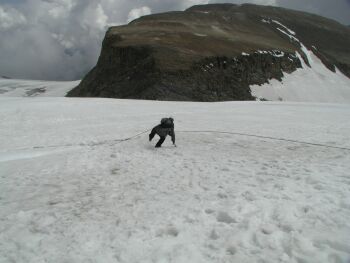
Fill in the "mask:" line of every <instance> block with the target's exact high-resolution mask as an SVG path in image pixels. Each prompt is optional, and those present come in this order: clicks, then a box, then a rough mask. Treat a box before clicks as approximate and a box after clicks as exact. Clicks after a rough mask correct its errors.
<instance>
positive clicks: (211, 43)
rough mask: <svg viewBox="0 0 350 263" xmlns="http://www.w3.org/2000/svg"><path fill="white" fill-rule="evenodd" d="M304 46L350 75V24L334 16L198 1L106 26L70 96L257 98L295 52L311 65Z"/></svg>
mask: <svg viewBox="0 0 350 263" xmlns="http://www.w3.org/2000/svg"><path fill="white" fill-rule="evenodd" d="M295 32H296V33H295ZM330 39H332V40H330ZM305 50H312V52H313V53H315V54H316V55H317V57H318V58H320V59H321V61H322V62H323V63H324V64H325V65H326V66H327V68H328V69H329V70H331V71H333V72H335V71H336V68H338V69H339V70H340V71H341V72H342V73H343V74H345V75H347V76H348V77H349V76H350V30H349V29H348V28H347V27H345V26H343V25H341V24H340V23H338V22H336V21H333V20H330V19H327V18H323V17H320V16H318V15H313V14H309V13H305V12H300V11H295V10H288V9H284V8H278V7H266V6H258V5H251V4H244V5H234V4H211V5H197V6H193V7H191V8H189V9H187V10H185V11H182V12H181V11H176V12H167V13H159V14H154V15H148V16H144V17H141V18H139V19H136V20H134V21H132V22H130V23H129V24H128V25H124V26H118V27H111V28H109V30H108V31H107V33H106V37H105V39H104V41H103V46H102V50H101V55H100V58H99V60H98V63H97V65H96V67H95V68H94V69H92V71H90V72H89V73H88V75H87V76H86V77H85V78H84V79H83V80H82V82H81V83H80V84H79V85H78V87H76V88H75V89H74V90H72V91H71V92H69V93H68V96H82V97H112V98H133V99H155V100H191V101H223V100H253V99H254V97H253V96H252V95H251V91H250V85H262V84H264V83H267V82H269V80H270V79H278V80H281V79H282V77H283V75H284V72H285V73H292V72H294V71H295V70H297V69H298V68H301V64H302V63H301V61H300V59H299V58H298V57H297V56H296V54H300V56H301V57H302V59H303V60H304V62H305V63H306V65H309V66H310V63H309V61H308V57H307V53H308V52H306V51H305ZM276 52H277V53H276ZM245 54H247V55H249V56H247V55H245ZM276 54H277V55H276Z"/></svg>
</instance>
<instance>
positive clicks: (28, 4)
mask: <svg viewBox="0 0 350 263" xmlns="http://www.w3.org/2000/svg"><path fill="white" fill-rule="evenodd" d="M220 2H226V3H227V2H230V3H237V4H241V3H255V4H264V5H273V6H282V7H286V8H292V9H297V10H302V11H307V12H311V13H315V14H319V15H323V16H326V17H329V18H332V19H335V20H337V21H339V22H341V23H343V24H346V25H350V0H246V1H244V0H227V1H218V0H143V1H141V0H0V34H1V38H0V75H3V76H10V77H14V78H29V79H50V80H73V79H79V78H81V77H82V76H83V75H84V74H85V73H86V72H87V71H88V70H89V69H90V68H92V67H93V66H94V65H95V64H96V61H97V58H98V55H99V53H100V49H101V42H102V39H103V37H104V34H105V32H106V29H107V28H108V27H109V26H111V25H120V24H124V23H126V22H128V21H130V20H133V19H135V18H137V17H139V16H141V15H147V14H151V13H158V12H163V11H170V10H184V9H186V8H188V7H190V6H192V5H195V4H207V3H220Z"/></svg>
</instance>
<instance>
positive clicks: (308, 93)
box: [250, 20, 350, 103]
mask: <svg viewBox="0 0 350 263" xmlns="http://www.w3.org/2000/svg"><path fill="white" fill-rule="evenodd" d="M262 22H263V23H271V24H277V29H278V30H279V31H280V32H281V34H284V35H286V36H288V37H289V38H290V39H291V41H294V42H297V43H298V44H299V45H300V46H301V50H302V52H303V53H304V54H305V56H306V58H307V60H308V62H309V64H310V67H309V66H308V65H306V63H305V62H304V60H303V59H302V58H301V56H300V54H297V55H298V56H299V59H300V61H301V62H302V67H303V68H302V69H298V70H297V71H295V72H293V73H292V74H287V73H284V75H285V76H284V78H283V81H282V82H280V81H278V80H275V79H273V80H271V81H270V83H268V84H265V85H262V86H258V85H252V86H251V87H250V88H251V91H252V95H253V96H255V97H257V98H260V99H267V100H272V101H278V100H283V101H299V102H300V101H303V102H328V103H349V102H350V79H349V78H348V77H347V76H345V75H344V74H343V73H341V72H340V71H339V70H338V69H336V72H335V73H334V72H332V71H331V70H329V69H328V68H327V67H326V66H325V65H324V64H323V63H322V61H321V60H320V59H319V58H318V57H317V56H315V54H314V53H313V52H312V51H311V50H308V49H307V48H306V47H305V45H304V44H303V43H301V42H300V41H299V39H298V38H296V33H295V32H294V31H292V30H290V29H289V28H287V27H286V26H284V25H282V24H281V23H280V22H278V21H275V20H263V21H262ZM313 48H316V47H313Z"/></svg>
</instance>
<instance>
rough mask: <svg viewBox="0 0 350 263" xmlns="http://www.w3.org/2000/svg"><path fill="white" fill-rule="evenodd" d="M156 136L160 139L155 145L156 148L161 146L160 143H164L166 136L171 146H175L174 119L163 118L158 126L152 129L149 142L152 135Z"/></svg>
mask: <svg viewBox="0 0 350 263" xmlns="http://www.w3.org/2000/svg"><path fill="white" fill-rule="evenodd" d="M156 134H158V136H159V137H160V139H159V141H158V142H157V144H156V148H159V147H161V146H162V143H163V142H164V141H165V138H166V136H167V135H170V136H171V141H172V142H173V145H174V146H176V144H175V131H174V119H173V118H163V119H162V120H161V122H160V124H159V125H157V126H156V127H154V128H153V129H152V131H151V133H150V135H149V141H152V139H153V137H154V135H156Z"/></svg>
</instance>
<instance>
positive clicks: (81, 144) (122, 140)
mask: <svg viewBox="0 0 350 263" xmlns="http://www.w3.org/2000/svg"><path fill="white" fill-rule="evenodd" d="M151 130H152V129H148V130H145V131H143V132H140V133H138V134H136V135H134V136H131V137H128V138H124V139H115V140H106V141H101V142H92V143H86V144H84V143H78V144H63V145H48V146H33V147H27V148H17V149H13V150H15V151H19V150H33V149H48V148H61V147H74V146H80V147H85V146H98V145H104V144H107V143H113V142H115V144H114V145H117V144H120V143H122V142H126V141H131V140H133V139H136V138H137V137H140V136H141V135H143V134H145V133H147V132H149V131H151ZM176 132H177V133H218V134H230V135H238V136H247V137H254V138H260V139H269V140H274V141H285V142H292V143H299V144H305V145H311V146H318V147H326V148H332V149H338V150H346V151H350V148H347V147H340V146H332V145H327V144H322V143H312V142H305V141H299V140H292V139H286V138H278V137H271V136H263V135H255V134H249V133H240V132H230V131H215V130H214V131H210V130H206V131H191V130H187V131H181V130H180V131H176Z"/></svg>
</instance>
